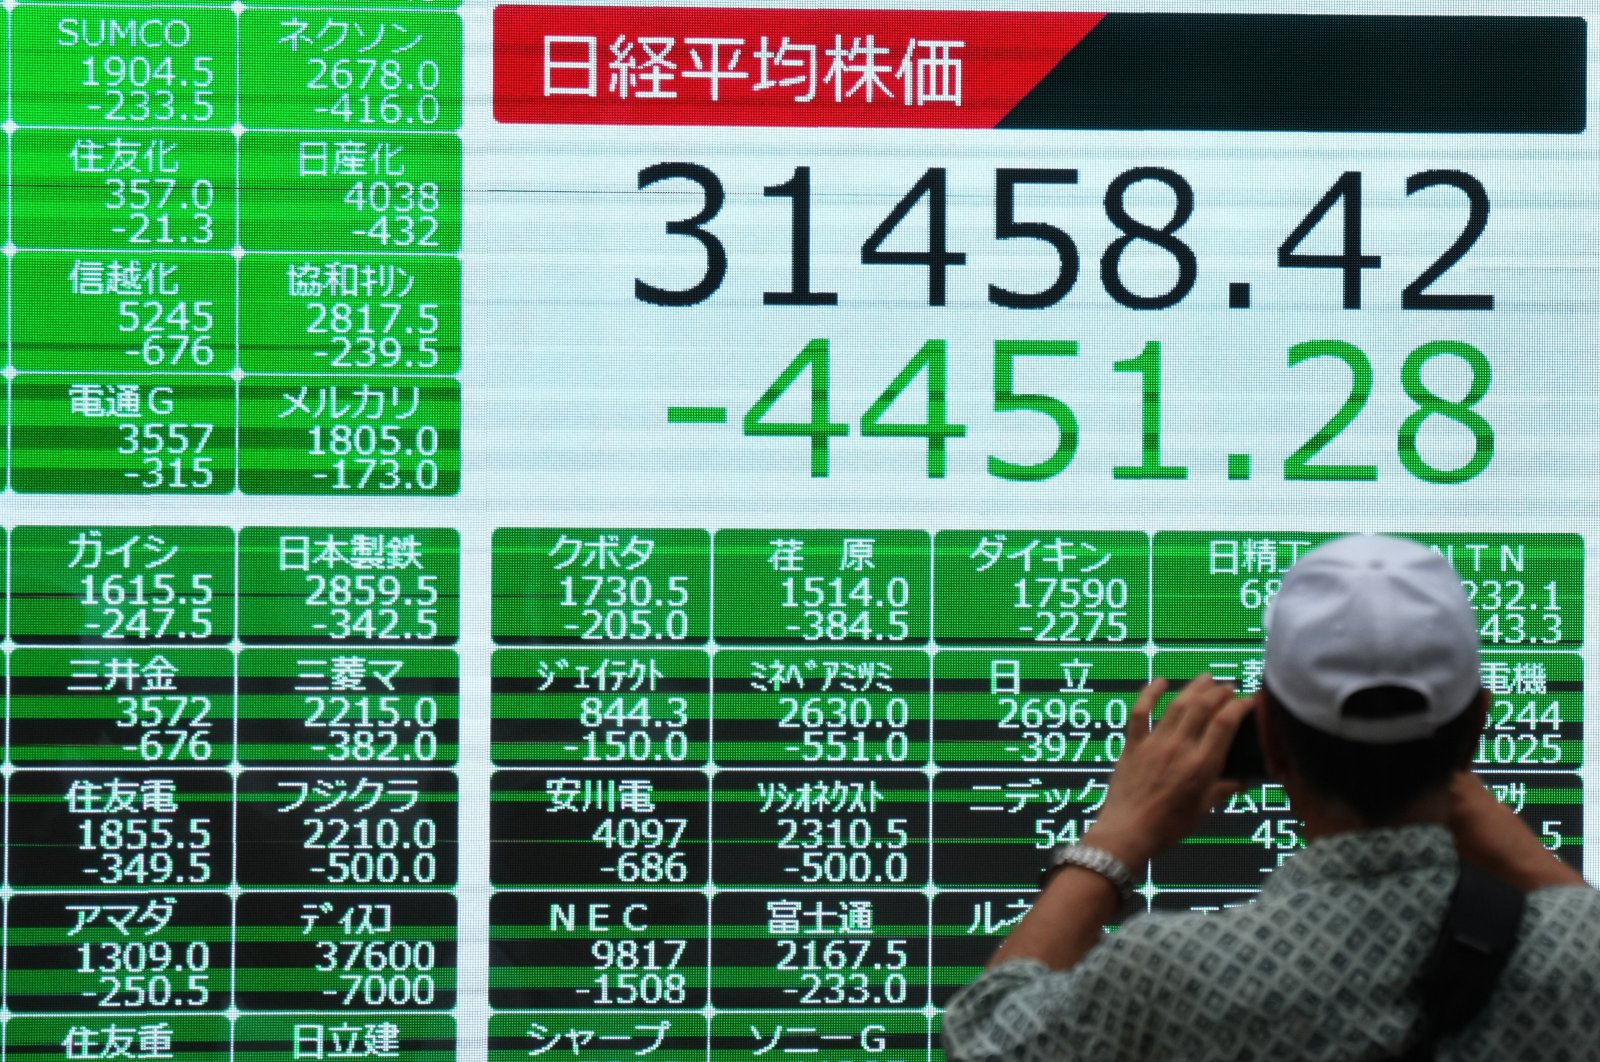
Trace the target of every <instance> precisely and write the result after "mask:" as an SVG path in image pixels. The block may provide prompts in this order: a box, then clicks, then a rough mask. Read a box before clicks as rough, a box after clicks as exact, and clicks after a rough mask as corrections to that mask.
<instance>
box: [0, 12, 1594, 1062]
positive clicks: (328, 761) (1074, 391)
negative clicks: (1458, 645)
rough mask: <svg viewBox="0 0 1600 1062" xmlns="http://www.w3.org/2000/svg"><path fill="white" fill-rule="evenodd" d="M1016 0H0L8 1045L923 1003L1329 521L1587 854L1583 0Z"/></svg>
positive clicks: (305, 1047)
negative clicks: (1417, 554) (1459, 627)
mask: <svg viewBox="0 0 1600 1062" xmlns="http://www.w3.org/2000/svg"><path fill="white" fill-rule="evenodd" d="M992 7H993V5H988V4H983V5H980V4H976V3H966V4H963V3H959V2H953V3H932V2H929V0H923V2H922V3H921V4H897V3H893V2H890V0H878V2H875V3H873V4H870V5H868V4H848V3H844V2H843V0H839V2H838V3H836V5H835V6H830V7H816V6H807V5H797V4H783V3H776V4H768V5H755V4H753V3H751V2H750V0H746V2H745V3H743V4H739V5H717V4H702V5H700V6H692V7H691V6H665V5H626V4H619V5H572V4H563V5H552V4H539V3H508V4H500V5H494V4H489V3H472V2H468V3H459V4H458V3H454V2H451V0H390V2H385V0H293V2H288V0H285V2H277V3H254V2H236V3H231V4H230V3H220V2H218V3H170V4H168V3H115V2H105V3H78V2H57V0H49V2H45V0H6V2H5V4H4V5H3V15H4V18H3V21H0V27H3V30H4V36H3V40H4V54H5V57H6V84H7V89H8V91H7V110H6V112H5V123H4V133H5V143H6V151H5V153H4V155H3V161H4V178H5V180H6V187H7V195H6V197H5V199H4V200H3V203H0V205H3V209H4V217H3V219H0V224H3V225H4V231H5V236H6V238H5V241H4V248H5V256H4V263H5V287H4V292H5V298H6V308H7V313H6V322H7V326H6V332H5V343H6V348H5V360H4V405H3V411H4V420H3V431H0V438H3V440H4V447H3V476H4V485H5V492H4V499H3V510H0V511H3V521H0V525H3V526H0V572H3V573H4V579H3V586H4V592H5V601H6V607H5V609H4V613H3V623H4V626H3V630H0V634H3V638H4V668H3V672H0V676H3V681H4V707H5V732H4V738H5V743H4V765H3V771H0V774H3V777H4V784H5V821H4V829H5V834H4V840H5V857H4V882H3V886H0V900H3V904H4V939H3V949H0V950H3V970H0V973H3V985H0V987H3V999H0V1034H3V1051H4V1056H5V1057H6V1058H14V1059H25V1058H38V1059H59V1060H63V1062H65V1060H79V1059H125V1058H132V1059H139V1060H164V1059H176V1060H181V1062H231V1060H241V1062H242V1060H246V1059H249V1060H253V1062H290V1060H303V1059H312V1060H339V1059H346V1060H349V1059H363V1060H368V1059H399V1060H405V1062H412V1060H416V1062H424V1060H425V1062H445V1060H455V1059H460V1060H462V1062H490V1060H492V1062H523V1060H531V1059H540V1058H544V1059H557V1058H563V1059H568V1058H571V1059H580V1060H583V1062H621V1060H624V1059H628V1060H631V1059H639V1058H654V1059H659V1060H670V1062H690V1060H695V1062H709V1060H712V1059H716V1060H743V1059H754V1058H758V1057H762V1056H768V1055H770V1056H772V1057H788V1056H791V1055H797V1054H798V1055H805V1056H807V1057H812V1058H818V1059H822V1060H834V1062H846V1060H848V1062H865V1060H882V1062H911V1060H918V1062H933V1060H936V1059H940V1058H942V1053H941V1051H940V1049H939V1046H938V1038H939V1026H940V1013H941V1008H942V1007H943V1005H944V1004H945V1003H946V1002H947V1001H948V1000H949V998H950V996H951V995H952V994H953V993H954V992H955V991H956V990H957V989H958V988H959V987H960V986H961V985H963V984H965V983H967V982H968V981H970V980H971V979H972V978H974V977H975V976H976V974H977V972H978V970H979V969H981V967H982V965H983V963H984V962H985V961H986V959H987V958H988V956H989V955H990V954H991V952H992V950H993V948H994V947H995V945H996V944H997V942H998V941H999V939H1001V937H1002V936H1003V935H1004V933H1005V932H1006V930H1007V929H1008V928H1009V927H1010V926H1012V925H1014V924H1015V923H1016V922H1017V921H1018V919H1019V918H1020V917H1021V915H1022V913H1023V912H1025V911H1026V910H1027V908H1028V905H1029V903H1030V902H1031V899H1032V896H1033V894H1034V889H1035V887H1036V883H1037V879H1038V874H1039V871H1040V868H1041V866H1042V864H1043V861H1044V859H1045V856H1046V853H1047V852H1048V851H1049V849H1050V848H1052V847H1053V846H1055V845H1057V844H1059V843H1062V842H1068V841H1072V840H1074V839H1075V838H1077V837H1079V836H1080V835H1081V834H1082V832H1083V831H1084V830H1085V829H1086V828H1087V827H1088V826H1089V824H1090V823H1092V822H1093V820H1094V818H1095V816H1096V814H1097V812H1098V809H1099V808H1100V807H1101V804H1102V803H1103V801H1104V799H1105V795H1106V784H1107V779H1108V778H1109V776H1110V772H1111V770H1112V768H1113V766H1114V765H1115V763H1116V761H1117V758H1118V756H1119V753H1120V752H1121V750H1122V748H1123V744H1124V734H1123V729H1124V726H1125V724H1126V722H1127V719H1128V715H1129V710H1130V706H1131V704H1132V701H1133V699H1134V697H1135V696H1136V695H1137V693H1138V691H1139V689H1140V688H1141V687H1143V686H1144V684H1145V683H1146V682H1148V681H1149V680H1150V679H1152V678H1154V677H1166V678H1169V679H1172V680H1174V681H1178V682H1181V681H1183V680H1186V679H1188V678H1191V677H1193V676H1195V675H1198V674H1200V673H1201V672H1209V673H1211V674H1213V675H1217V676H1219V677H1225V678H1229V679H1231V680H1233V681H1234V682H1235V683H1236V684H1237V686H1238V688H1239V689H1240V691H1242V692H1244V693H1250V692H1253V691H1255V690H1256V689H1258V688H1259V684H1260V672H1261V646H1262V621H1263V614H1264V609H1265V606H1266V604H1267V602H1268V601H1270V600H1271V598H1272V595H1273V594H1274V592H1275V591H1276V589H1277V587H1278V586H1279V581H1280V579H1281V578H1282V575H1283V573H1284V572H1285V571H1286V570H1287V568H1288V567H1289V565H1291V564H1292V563H1293V562H1294V560H1295V558H1296V557H1297V556H1299V555H1300V554H1301V553H1303V552H1304V551H1306V550H1308V549H1310V548H1312V547H1313V546H1315V545H1316V544H1317V543H1319V542H1321V541H1324V540H1326V539H1327V538H1329V537H1332V536H1334V535H1337V534H1340V533H1345V532H1353V531H1384V532H1390V533H1395V534H1400V535H1404V536H1408V537H1411V538H1414V539H1416V540H1418V541H1420V542H1423V543H1425V544H1427V545H1428V546H1430V547H1432V548H1433V549H1435V550H1437V551H1439V552H1440V553H1441V554H1443V555H1444V556H1445V557H1447V558H1448V559H1449V560H1450V561H1451V562H1452V564H1454V566H1455V568H1456V570H1457V571H1458V572H1459V573H1460V575H1461V578H1462V581H1463V584H1464V585H1465V587H1466V589H1467V592H1468V594H1469V596H1470V598H1471V601H1472V604H1473V607H1474V608H1475V609H1476V611H1477V614H1478V617H1479V621H1480V633H1481V636H1482V648H1483V682H1484V685H1485V687H1486V688H1487V689H1488V690H1489V691H1490V693H1491V699H1492V710H1491V712H1490V718H1489V720H1488V724H1487V726H1486V728H1485V730H1484V732H1483V733H1482V735H1481V736H1480V738H1479V741H1478V744H1477V747H1476V752H1475V757H1474V765H1475V767H1476V768H1477V770H1479V771H1480V772H1481V773H1482V774H1483V776H1484V778H1485V780H1486V781H1487V782H1488V784H1489V785H1490V786H1491V788H1492V789H1493V791H1494V793H1495V795H1496V796H1497V797H1498V798H1499V799H1500V800H1502V801H1503V802H1505V803H1507V804H1508V805H1510V806H1511V807H1513V808H1514V809H1515V810H1516V812H1517V813H1518V814H1519V815H1520V816H1522V818H1523V819H1524V820H1525V821H1526V822H1527V823H1528V824H1529V826H1530V827H1531V828H1532V829H1533V830H1534V831H1535V833H1536V834H1537V835H1538V836H1539V837H1540V838H1541V839H1542V840H1543V841H1544V843H1545V844H1546V845H1547V847H1549V848H1550V849H1551V850H1552V851H1553V853H1555V856H1556V857H1559V858H1561V859H1565V860H1567V861H1569V862H1570V863H1572V864H1573V865H1575V866H1578V867H1580V868H1583V869H1584V870H1585V871H1586V872H1587V873H1588V874H1589V875H1590V877H1591V879H1594V880H1600V867H1597V866H1596V864H1595V863H1594V861H1592V860H1586V858H1585V852H1586V851H1587V849H1588V848H1589V847H1592V846H1593V845H1594V843H1595V840H1596V837H1597V828H1596V825H1595V818H1596V816H1595V814H1594V813H1593V812H1591V811H1590V810H1589V809H1590V808H1594V807H1596V804H1595V801H1596V800H1597V799H1600V788H1597V787H1600V781H1597V775H1596V773H1595V769H1594V767H1593V766H1592V764H1593V763H1594V761H1595V757H1594V756H1591V755H1589V753H1588V751H1587V750H1588V747H1589V746H1590V745H1591V744H1594V742H1593V740H1592V739H1591V737H1590V735H1591V734H1593V733H1595V732H1596V726H1597V725H1600V724H1597V720H1596V717H1595V709H1594V707H1593V706H1591V705H1590V704H1589V702H1588V701H1586V699H1585V695H1584V690H1585V688H1586V686H1587V685H1589V684H1592V683H1593V682H1594V681H1595V674H1596V672H1595V667H1596V660H1597V657H1596V654H1595V652H1594V651H1593V648H1592V647H1590V646H1588V645H1587V643H1586V640H1585V639H1586V630H1587V628H1588V627H1590V626H1594V625H1595V622H1596V621H1595V620H1594V619H1591V617H1592V616H1595V609H1596V606H1597V604H1600V589H1597V588H1596V587H1595V583H1594V576H1593V574H1592V573H1593V570H1594V568H1595V567H1596V566H1595V565H1593V564H1590V563H1588V562H1587V559H1586V552H1587V541H1588V537H1589V532H1590V530H1591V525H1592V523H1593V522H1594V520H1595V518H1596V515H1597V513H1600V481H1597V478H1596V473H1595V468H1596V465H1597V459H1600V443H1597V440H1600V436H1597V434H1596V432H1595V424H1596V419H1597V416H1600V399H1597V395H1600V370H1597V368H1596V366H1597V361H1600V359H1597V355H1600V338H1597V335H1600V236H1597V233H1600V185H1597V175H1600V151H1597V144H1596V132H1595V130H1594V127H1593V126H1594V121H1593V116H1594V114H1595V113H1596V107H1595V101H1596V82H1597V78H1596V77H1595V61H1594V54H1595V42H1594V39H1593V33H1594V27H1595V16H1596V14H1597V12H1596V9H1595V7H1594V5H1592V4H1588V3H1578V2H1565V0H1560V2H1558V0H1531V2H1523V3H1517V4H1510V3H1503V2H1501V3H1478V2H1463V0H1440V2H1438V3H1431V4H1428V5H1425V10H1424V5H1415V4H1401V3H1392V2H1391V3H1353V2H1318V0H1295V2H1283V3H1276V2H1275V3H1265V4H1262V3H1253V2H1251V3H1245V2H1242V0H1233V2H1217V3H1213V4H1209V5H1205V6H1197V5H1195V4H1191V3H1173V2H1162V0H1148V2H1143V3H1137V4H1134V3H1122V2H1120V0H1112V2H1106V3H1103V4H1101V5H1100V6H1099V7H1097V8H1095V9H1093V10H1080V9H1076V8H1070V7H1067V6H1065V5H1061V4H1053V3H1052V4H1038V3H1034V4H1029V3H1024V2H1018V3H1016V4H1008V5H1005V8H1004V9H1003V10H998V9H992ZM1304 844H1305V838H1304V836H1303V831H1302V827H1301V824H1300V822H1299V820H1298V819H1297V818H1296V815H1295V811H1294V809H1293V808H1292V807H1291V806H1290V805H1289V803H1288V801H1287V800H1286V798H1285V796H1284V793H1283V791H1282V789H1281V788H1280V787H1279V786H1277V785H1275V784H1272V783H1270V782H1269V783H1263V784H1256V785H1253V786H1251V787H1250V788H1248V789H1247V790H1245V791H1244V792H1241V793H1240V794H1238V795H1237V796H1235V797H1233V798H1231V799H1230V800H1229V801H1228V802H1227V803H1226V804H1225V805H1223V806H1220V807H1218V808H1217V809H1215V810H1214V811H1213V812H1212V813H1211V814H1210V816H1209V817H1208V818H1207V819H1206V820H1205V822H1204V824H1203V825H1202V828H1201V829H1200V830H1199V832H1198V833H1197V834H1196V835H1195V836H1194V837H1191V838H1190V839H1188V840H1187V841H1186V842H1185V843H1183V844H1181V845H1179V846H1177V847H1175V848H1173V849H1172V850H1170V851H1169V852H1166V853H1164V854H1163V855H1161V856H1160V857H1158V858H1157V859H1156V860H1154V861H1153V862H1152V863H1151V864H1149V865H1148V866H1145V867H1142V868H1139V877H1140V879H1141V882H1142V887H1141V888H1140V889H1139V899H1140V903H1139V906H1140V907H1141V908H1144V909H1147V910H1149V911H1189V910H1195V911H1215V910H1219V909H1221V908H1224V907H1228V906H1232V905H1237V904H1242V903H1248V902H1250V900H1251V898H1252V896H1253V895H1254V894H1255V892H1256V890H1257V889H1258V887H1259V885H1260V882H1261V880H1262V877H1263V875H1265V874H1267V873H1269V872H1270V871H1271V870H1272V869H1273V868H1274V867H1276V866H1278V865H1279V864H1280V863H1281V862H1282V861H1283V860H1285V859H1288V858H1292V857H1293V855H1294V853H1295V852H1296V851H1297V850H1299V849H1301V848H1303V847H1304ZM1135 917H1138V915H1135Z"/></svg>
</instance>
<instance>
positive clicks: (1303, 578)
mask: <svg viewBox="0 0 1600 1062" xmlns="http://www.w3.org/2000/svg"><path fill="white" fill-rule="evenodd" d="M1266 625H1267V650H1266V666H1265V685H1266V689H1267V698H1268V702H1269V705H1270V706H1271V709H1270V710H1272V711H1273V712H1274V717H1275V721H1276V722H1277V724H1278V726H1277V729H1278V731H1279V733H1280V734H1281V735H1282V737H1283V747H1284V751H1285V752H1286V753H1287V755H1288V758H1289V761H1290V765H1291V766H1292V767H1293V768H1294V769H1295V770H1296V771H1297V772H1298V773H1299V775H1300V776H1301V778H1302V780H1303V781H1304V782H1305V783H1306V784H1307V785H1308V786H1309V787H1311V788H1312V789H1313V790H1315V791H1316V792H1317V793H1318V794H1319V795H1322V796H1324V797H1328V798H1331V799H1334V800H1336V801H1338V802H1339V803H1342V804H1344V805H1346V806H1348V807H1349V808H1351V809H1352V810H1354V811H1356V812H1357V813H1358V814H1359V815H1361V817H1362V818H1363V819H1365V820H1366V821H1368V822H1369V823H1372V824H1374V825H1379V824H1382V823H1385V822H1388V821H1391V820H1393V819H1395V818H1397V817H1398V816H1400V815H1403V814H1404V813H1405V812H1406V810H1407V809H1408V808H1410V807H1411V806H1412V805H1413V804H1414V803H1415V802H1416V800H1417V799H1418V798H1419V797H1421V796H1422V795H1424V794H1425V793H1427V792H1428V791H1429V790H1431V789H1436V788H1441V787H1443V786H1445V785H1447V784H1448V783H1449V780H1450V777H1451V775H1453V774H1454V773H1455V771H1456V770H1457V769H1458V768H1459V767H1460V766H1461V765H1462V764H1463V762H1464V761H1465V759H1466V758H1467V756H1468V755H1469V751H1470V748H1471V744H1472V740H1473V737H1474V735H1475V732H1476V731H1477V729H1478V725H1479V717H1478V713H1477V711H1476V707H1477V704H1478V699H1479V695H1480V693H1479V691H1480V681H1481V680H1480V675H1479V664H1478V631H1477V620H1476V617H1475V615H1474V613H1473V610H1472V605H1471V604H1470V603H1469V602H1468V601H1467V597H1466V592H1465V591H1464V590H1463V589H1462V586H1461V580H1460V578H1459V577H1458V576H1457V575H1456V573H1455V570H1454V569H1453V568H1451V566H1450V564H1449V562H1447V561H1446V560H1445V559H1444V558H1443V557H1441V556H1439V555H1438V554H1436V553H1434V552H1433V551H1432V550H1430V549H1428V548H1427V547H1425V546H1420V545H1418V544H1416V543H1414V542H1408V541H1406V540H1404V539H1397V538H1389V537H1386V536H1382V535H1351V536H1348V537H1346V538H1340V539H1335V540H1333V541H1332V542H1329V543H1326V544H1324V545H1322V546H1320V547H1318V548H1317V549H1315V550H1312V551H1311V552H1309V553H1307V554H1306V555H1305V556H1303V557H1301V558H1300V560H1299V561H1297V562H1296V563H1295V565H1294V566H1293V567H1292V568H1291V569H1290V570H1289V573H1288V574H1287V575H1286V576H1285V577H1284V580H1283V586H1282V588H1281V589H1280V590H1279V591H1278V593H1277V595H1276V596H1275V597H1274V598H1273V600H1272V602H1271V604H1270V605H1269V606H1268V609H1267V624H1266Z"/></svg>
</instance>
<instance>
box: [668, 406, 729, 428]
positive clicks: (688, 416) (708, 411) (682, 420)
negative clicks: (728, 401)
mask: <svg viewBox="0 0 1600 1062" xmlns="http://www.w3.org/2000/svg"><path fill="white" fill-rule="evenodd" d="M667 423H668V424H726V423H728V410H727V407H725V406H668V407H667Z"/></svg>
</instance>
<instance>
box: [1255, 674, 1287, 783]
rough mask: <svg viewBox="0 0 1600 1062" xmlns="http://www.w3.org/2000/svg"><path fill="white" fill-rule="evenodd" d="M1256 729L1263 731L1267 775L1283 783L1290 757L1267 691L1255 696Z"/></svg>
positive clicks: (1262, 742)
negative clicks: (1268, 699) (1284, 749)
mask: <svg viewBox="0 0 1600 1062" xmlns="http://www.w3.org/2000/svg"><path fill="white" fill-rule="evenodd" d="M1255 702H1256V703H1255V709H1254V711H1255V713H1256V727H1257V729H1259V730H1260V731H1261V752H1262V754H1263V755H1264V756H1265V757H1266V760H1267V774H1268V775H1269V776H1271V777H1272V778H1273V779H1275V780H1276V781H1280V782H1281V781H1283V779H1284V776H1285V775H1286V774H1287V773H1288V769H1289V757H1288V756H1286V755H1285V754H1284V751H1283V732H1282V731H1281V730H1279V729H1278V720H1277V713H1276V712H1274V711H1273V710H1272V706H1271V705H1269V704H1268V703H1267V694H1266V691H1265V690H1261V691H1258V692H1257V693H1256V695H1255Z"/></svg>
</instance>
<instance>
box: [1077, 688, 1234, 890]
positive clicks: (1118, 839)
mask: <svg viewBox="0 0 1600 1062" xmlns="http://www.w3.org/2000/svg"><path fill="white" fill-rule="evenodd" d="M1166 690H1167V683H1166V680H1165V679H1156V680H1155V681H1154V682H1152V683H1150V685H1148V686H1146V687H1145V688H1144V690H1143V691H1142V692H1141V693H1140V694H1139V699H1138V701H1136V702H1135V703H1134V706H1133V712H1132V714H1131V715H1130V716H1129V717H1128V726H1127V737H1128V744H1127V747H1126V748H1124V749H1123V752H1122V758H1121V759H1120V760H1119V761H1118V762H1117V767H1116V770H1115V771H1114V772H1112V775H1111V788H1110V792H1108V793H1107V794H1106V802H1105V805H1104V806H1103V807H1102V808H1101V809H1100V817H1099V818H1098V819H1097V820H1096V821H1095V824H1094V826H1092V827H1091V828H1090V829H1089V832H1088V833H1087V834H1085V835H1084V838H1083V843H1084V844H1087V845H1093V846H1094V847H1096V848H1103V849H1105V850H1106V851H1108V852H1110V853H1111V854H1112V855H1114V856H1116V857H1117V858H1118V859H1121V860H1122V861H1123V863H1124V864H1126V865H1127V866H1128V867H1129V868H1130V869H1133V868H1137V867H1139V866H1141V865H1142V864H1143V863H1144V862H1145V861H1146V860H1148V859H1150V858H1152V857H1154V856H1155V855H1156V854H1157V853H1159V852H1161V851H1162V850H1163V849H1165V848H1167V847H1169V846H1171V845H1174V844H1177V843H1178V842H1179V841H1181V840H1182V839H1183V838H1185V837H1187V836H1188V835H1189V834H1190V833H1191V832H1192V831H1193V830H1194V828H1195V826H1196V825H1197V824H1198V823H1199V821H1200V817H1201V816H1202V815H1204V814H1205V813H1206V811H1207V809H1209V808H1210V807H1211V806H1212V805H1214V804H1216V803H1217V802H1218V801H1220V800H1222V799H1224V798H1225V797H1227V796H1228V795H1229V794H1230V793H1231V792H1233V791H1234V788H1235V787H1234V786H1233V785H1231V784H1229V783H1227V782H1223V781H1222V780H1221V779H1222V764H1223V761H1224V759H1226V757H1227V754H1228V745H1229V744H1230V743H1231V742H1232V741H1233V735H1234V733H1235V732H1236V731H1237V730H1238V729H1239V724H1240V723H1241V722H1243V720H1244V717H1245V716H1247V715H1249V714H1250V712H1251V710H1252V709H1253V708H1254V706H1255V702H1254V701H1253V700H1250V699H1248V698H1236V697H1235V696H1234V694H1233V687H1232V686H1226V685H1223V684H1222V683H1220V682H1216V681H1215V680H1213V679H1212V678H1211V676H1210V675H1201V676H1199V677H1198V678H1196V679H1194V680H1193V681H1191V682H1190V683H1189V684H1188V685H1187V686H1185V687H1184V689H1183V692H1181V693H1179V694H1178V695H1177V696H1176V697H1174V698H1173V699H1172V703H1171V704H1169V705H1168V706H1167V710H1166V712H1165V713H1163V714H1162V716H1161V720H1160V721H1159V722H1158V723H1156V725H1155V727H1154V728H1151V726H1150V715H1151V713H1152V712H1153V711H1154V709H1155V706H1156V702H1157V701H1159V700H1160V699H1161V695H1162V694H1163V693H1165V692H1166Z"/></svg>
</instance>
